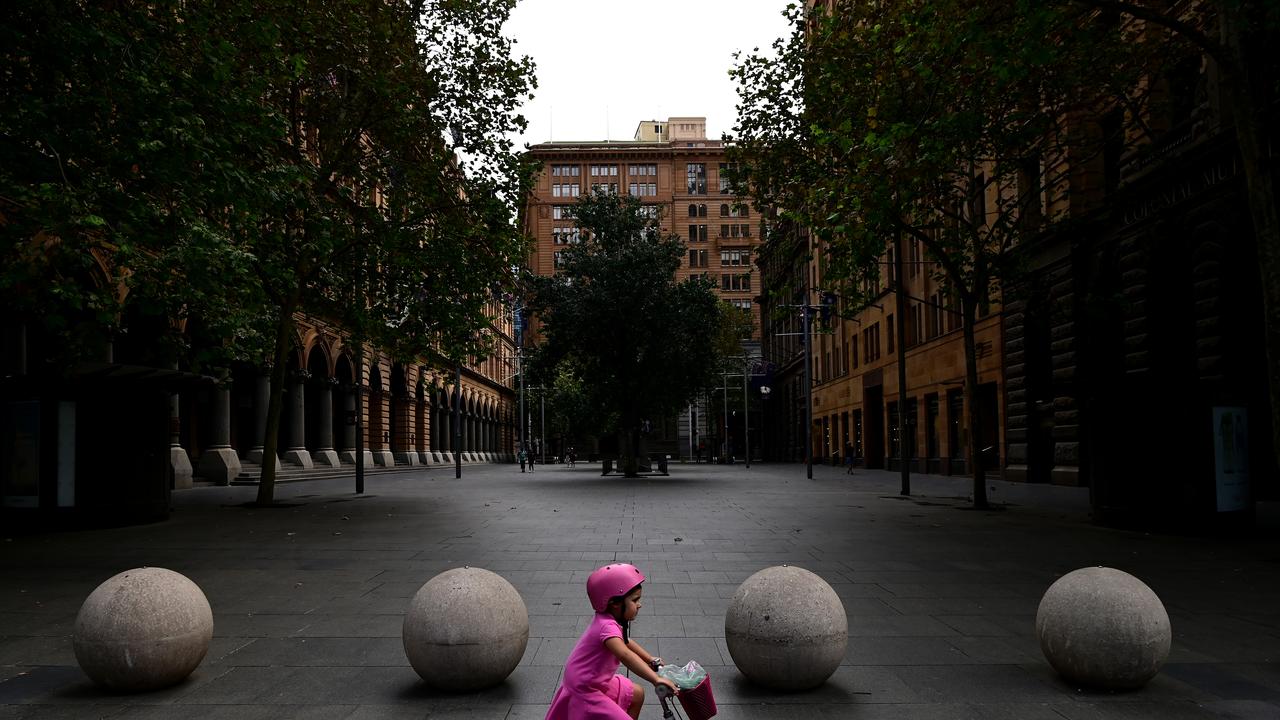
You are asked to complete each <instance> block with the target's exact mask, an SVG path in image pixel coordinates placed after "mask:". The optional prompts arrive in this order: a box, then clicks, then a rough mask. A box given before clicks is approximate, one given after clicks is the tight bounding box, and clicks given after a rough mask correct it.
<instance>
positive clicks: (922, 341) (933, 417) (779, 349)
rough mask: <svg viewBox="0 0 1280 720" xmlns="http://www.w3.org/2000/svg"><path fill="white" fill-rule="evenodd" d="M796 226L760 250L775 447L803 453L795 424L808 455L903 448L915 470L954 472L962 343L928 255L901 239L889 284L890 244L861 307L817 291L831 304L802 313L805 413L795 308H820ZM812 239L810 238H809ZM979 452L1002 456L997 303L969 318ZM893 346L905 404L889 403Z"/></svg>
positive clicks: (993, 462)
mask: <svg viewBox="0 0 1280 720" xmlns="http://www.w3.org/2000/svg"><path fill="white" fill-rule="evenodd" d="M810 238H811V236H810V235H809V234H808V233H806V232H804V231H803V230H797V231H795V232H786V231H780V232H779V233H777V238H776V240H774V239H771V240H770V243H769V247H766V248H764V249H763V250H762V251H761V261H760V262H761V267H762V275H763V276H764V277H765V282H766V290H767V292H766V293H765V294H764V295H763V296H762V300H763V301H764V302H766V303H767V305H766V307H765V308H764V312H765V313H766V317H767V319H766V321H765V341H764V345H765V348H766V358H767V359H768V360H769V361H770V362H771V363H773V364H774V365H775V366H776V367H777V371H776V372H777V381H776V385H777V387H775V388H773V392H771V393H770V396H771V399H770V403H771V405H770V408H771V413H772V414H773V420H772V422H771V423H770V425H769V428H770V434H771V435H772V436H773V437H772V438H770V439H769V440H768V441H767V442H768V443H769V447H770V448H771V449H772V451H773V453H774V457H775V458H776V459H778V460H784V461H802V460H804V458H805V453H804V448H805V446H804V442H805V440H804V438H805V430H804V424H805V423H806V422H807V423H810V428H809V442H810V451H811V452H812V457H813V458H814V461H815V462H826V463H832V464H838V463H840V462H842V460H843V457H844V454H845V451H846V448H851V449H852V452H853V456H854V457H855V459H856V462H857V463H858V464H859V465H861V466H865V467H869V468H890V469H896V468H898V467H899V457H900V449H901V448H902V447H905V450H906V453H907V458H908V462H909V463H910V468H911V469H912V470H913V471H915V472H928V473H941V474H948V475H950V474H965V473H967V472H968V467H967V462H968V461H967V449H968V440H969V435H970V433H971V432H972V430H971V429H970V428H969V423H968V416H967V411H966V406H965V398H964V377H965V360H964V343H963V334H962V331H961V324H960V313H959V310H958V307H957V306H956V304H955V302H954V301H953V299H952V297H951V295H950V293H949V292H948V291H947V289H946V287H945V286H944V285H942V284H941V283H940V282H939V281H938V279H937V271H936V268H935V267H934V263H933V262H932V261H931V260H929V259H928V258H927V257H926V255H925V253H924V252H923V249H922V248H921V246H920V245H919V244H918V242H912V241H905V242H904V243H903V249H904V251H905V253H906V257H904V258H902V264H901V266H902V276H903V277H902V282H901V284H900V285H899V284H898V283H895V282H893V268H895V267H896V265H897V258H896V257H895V254H894V250H893V249H892V248H891V249H890V251H889V252H888V253H887V254H886V255H884V256H883V258H882V262H883V264H884V268H885V271H884V273H883V275H884V277H883V278H882V279H881V280H880V281H879V285H878V287H877V288H875V290H874V293H873V295H872V298H871V300H870V302H869V303H868V304H867V305H866V306H865V307H863V308H861V309H858V308H849V307H845V306H844V301H843V300H842V299H841V298H838V297H831V296H828V298H827V299H828V301H829V302H830V301H834V302H833V303H832V308H831V312H830V313H829V315H828V316H827V317H826V318H824V315H823V313H822V312H820V311H819V310H814V311H813V313H812V315H811V321H810V325H811V327H810V337H809V358H808V361H809V376H810V383H811V385H812V413H813V414H812V417H806V410H805V406H806V402H807V397H806V388H805V386H804V337H803V336H804V322H803V318H802V316H801V312H802V311H801V306H806V305H807V306H810V307H813V308H820V307H821V306H822V301H823V299H824V298H823V295H824V293H822V292H820V291H819V290H818V289H817V288H822V287H823V286H824V285H823V273H824V270H825V267H824V265H825V263H824V262H823V254H824V253H823V250H822V248H821V247H819V246H818V245H817V244H816V243H817V241H816V240H811V239H810ZM811 245H812V247H811ZM899 287H900V288H901V292H903V298H902V304H903V307H904V308H905V311H904V317H903V320H904V327H905V331H904V332H905V334H904V335H903V336H901V337H899V336H898V332H899V331H898V323H897V321H898V318H897V317H896V312H897V308H896V304H897V303H896V301H897V298H896V297H895V294H896V293H897V292H898V289H897V288H899ZM974 330H975V336H976V345H977V360H978V392H977V397H978V402H979V403H980V405H979V408H978V411H979V412H978V415H979V418H980V422H981V423H982V427H981V428H979V434H978V438H979V440H978V443H979V450H981V451H983V462H984V467H986V468H990V469H994V468H996V467H998V463H999V462H1000V460H1001V458H1002V457H1004V455H1005V453H1004V450H1003V448H1004V443H1005V441H1004V432H1003V427H1004V424H1003V420H1004V402H1003V395H1004V378H1003V365H1002V360H1001V358H1002V354H1003V348H1004V343H1003V340H1002V328H1001V323H1000V315H999V306H998V304H996V303H992V304H991V305H990V306H989V307H986V308H984V312H982V313H981V316H980V317H979V319H978V321H977V323H976V325H975V328H974ZM899 350H902V351H903V355H904V356H905V363H906V378H907V384H906V395H907V400H906V403H905V408H904V409H902V410H900V407H899V406H900V404H901V392H900V387H901V386H900V384H899V380H898V378H899V374H898V362H899Z"/></svg>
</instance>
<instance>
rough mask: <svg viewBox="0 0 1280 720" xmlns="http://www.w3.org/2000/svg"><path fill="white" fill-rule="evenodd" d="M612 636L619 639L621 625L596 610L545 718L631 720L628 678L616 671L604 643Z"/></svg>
mask: <svg viewBox="0 0 1280 720" xmlns="http://www.w3.org/2000/svg"><path fill="white" fill-rule="evenodd" d="M611 637H616V638H618V639H622V626H621V625H619V624H618V621H617V620H614V619H613V618H612V617H609V616H608V615H607V614H605V613H596V615H595V617H594V618H592V620H591V624H590V625H588V626H587V631H586V632H584V633H582V637H581V638H579V639H578V644H577V645H575V646H574V648H573V652H571V653H569V659H568V660H567V661H565V664H564V679H563V680H561V682H560V687H559V688H557V689H556V694H555V697H554V698H552V699H551V709H550V710H548V711H547V718H546V720H594V719H596V718H599V719H601V720H604V719H607V718H616V719H617V720H631V716H630V715H628V714H627V708H629V707H631V694H632V692H633V691H632V689H631V688H632V685H631V680H629V679H627V678H625V677H623V676H621V675H617V674H615V673H616V671H617V669H618V664H619V663H618V658H616V657H614V654H613V653H611V652H609V649H608V648H606V647H605V646H604V641H605V640H608V639H609V638H611Z"/></svg>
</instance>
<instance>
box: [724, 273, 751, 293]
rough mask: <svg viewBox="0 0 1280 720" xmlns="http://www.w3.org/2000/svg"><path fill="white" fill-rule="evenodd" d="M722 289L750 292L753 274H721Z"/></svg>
mask: <svg viewBox="0 0 1280 720" xmlns="http://www.w3.org/2000/svg"><path fill="white" fill-rule="evenodd" d="M720 289H721V290H723V291H726V292H748V291H750V290H751V274H750V273H747V274H745V275H737V274H733V273H724V274H722V275H721V276H720Z"/></svg>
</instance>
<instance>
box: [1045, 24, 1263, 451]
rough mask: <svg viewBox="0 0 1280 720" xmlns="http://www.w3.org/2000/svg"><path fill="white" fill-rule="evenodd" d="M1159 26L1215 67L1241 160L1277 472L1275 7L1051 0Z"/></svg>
mask: <svg viewBox="0 0 1280 720" xmlns="http://www.w3.org/2000/svg"><path fill="white" fill-rule="evenodd" d="M1059 1H1060V2H1061V3H1063V4H1065V5H1068V6H1071V5H1074V6H1077V7H1085V8H1089V9H1092V10H1098V11H1100V12H1102V13H1107V14H1112V15H1119V16H1125V17H1127V18H1132V19H1135V20H1137V21H1139V22H1142V23H1147V24H1149V25H1150V26H1153V27H1156V28H1160V29H1161V30H1163V31H1165V32H1167V33H1168V34H1169V35H1170V36H1172V37H1174V38H1177V39H1178V40H1179V41H1181V42H1182V43H1184V47H1186V48H1190V49H1194V50H1196V51H1198V52H1201V53H1204V55H1205V56H1207V57H1208V58H1209V59H1210V60H1211V61H1212V62H1213V64H1214V65H1215V66H1216V67H1217V72H1218V78H1219V82H1220V85H1221V88H1222V93H1223V97H1224V99H1225V100H1226V104H1227V106H1228V109H1229V116H1230V119H1231V122H1232V123H1233V126H1234V128H1233V129H1234V131H1235V136H1236V147H1237V149H1238V151H1239V153H1240V160H1241V163H1242V165H1243V166H1244V176H1245V188H1246V194H1247V199H1248V203H1249V215H1250V218H1251V219H1252V221H1253V232H1254V238H1255V241H1256V243H1257V256H1258V273H1259V275H1260V276H1261V287H1262V318H1263V327H1262V332H1263V336H1264V343H1265V347H1266V352H1267V368H1268V370H1267V382H1268V395H1269V399H1270V404H1271V432H1272V436H1271V437H1272V439H1271V447H1272V452H1273V456H1272V460H1273V463H1274V466H1275V468H1276V469H1277V470H1280V212H1278V211H1277V202H1280V196H1278V195H1277V191H1278V188H1277V186H1276V179H1275V173H1276V162H1275V151H1274V150H1273V149H1272V148H1273V147H1274V146H1275V142H1276V134H1275V127H1276V125H1275V122H1276V108H1277V103H1280V62H1278V61H1277V60H1276V53H1275V48H1276V45H1277V42H1278V41H1280V5H1278V4H1277V3H1275V2H1267V1H1266V0H1204V1H1203V2H1200V3H1192V4H1191V6H1190V7H1188V6H1186V5H1183V4H1173V5H1160V4H1146V3H1137V2H1127V1H1125V0H1059Z"/></svg>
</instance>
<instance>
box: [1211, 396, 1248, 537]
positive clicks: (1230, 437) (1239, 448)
mask: <svg viewBox="0 0 1280 720" xmlns="http://www.w3.org/2000/svg"><path fill="white" fill-rule="evenodd" d="M1213 465H1214V478H1215V480H1216V486H1217V490H1218V512H1232V511H1235V510H1245V509H1248V507H1249V411H1248V409H1247V408H1242V407H1215V408H1214V409H1213Z"/></svg>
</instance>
